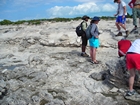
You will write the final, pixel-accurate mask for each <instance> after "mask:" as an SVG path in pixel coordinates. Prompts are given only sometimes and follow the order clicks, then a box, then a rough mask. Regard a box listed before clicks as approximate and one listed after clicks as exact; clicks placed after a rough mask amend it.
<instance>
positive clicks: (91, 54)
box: [90, 47, 93, 61]
mask: <svg viewBox="0 0 140 105" xmlns="http://www.w3.org/2000/svg"><path fill="white" fill-rule="evenodd" d="M90 57H91V60H92V61H93V47H90Z"/></svg>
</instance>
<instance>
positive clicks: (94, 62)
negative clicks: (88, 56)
mask: <svg viewBox="0 0 140 105" xmlns="http://www.w3.org/2000/svg"><path fill="white" fill-rule="evenodd" d="M90 62H91V63H92V64H99V62H98V61H96V62H94V61H90Z"/></svg>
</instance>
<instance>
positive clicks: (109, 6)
mask: <svg viewBox="0 0 140 105" xmlns="http://www.w3.org/2000/svg"><path fill="white" fill-rule="evenodd" d="M116 9H117V7H116V6H115V7H114V5H112V4H105V5H103V6H102V11H105V12H111V11H116Z"/></svg>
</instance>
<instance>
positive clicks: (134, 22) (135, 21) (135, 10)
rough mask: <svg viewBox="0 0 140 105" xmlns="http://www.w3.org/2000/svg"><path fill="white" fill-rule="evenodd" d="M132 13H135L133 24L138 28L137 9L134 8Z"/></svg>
mask: <svg viewBox="0 0 140 105" xmlns="http://www.w3.org/2000/svg"><path fill="white" fill-rule="evenodd" d="M132 14H133V25H134V26H135V27H134V28H137V9H136V8H132Z"/></svg>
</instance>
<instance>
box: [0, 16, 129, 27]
mask: <svg viewBox="0 0 140 105" xmlns="http://www.w3.org/2000/svg"><path fill="white" fill-rule="evenodd" d="M100 18H101V19H103V20H114V19H115V17H109V16H102V17H100ZM129 18H131V16H129ZM79 19H81V17H76V18H53V19H35V20H19V21H16V22H12V21H10V20H6V19H5V20H3V21H0V25H19V24H28V25H39V24H41V23H42V22H44V21H50V22H67V21H71V20H79Z"/></svg>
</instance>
